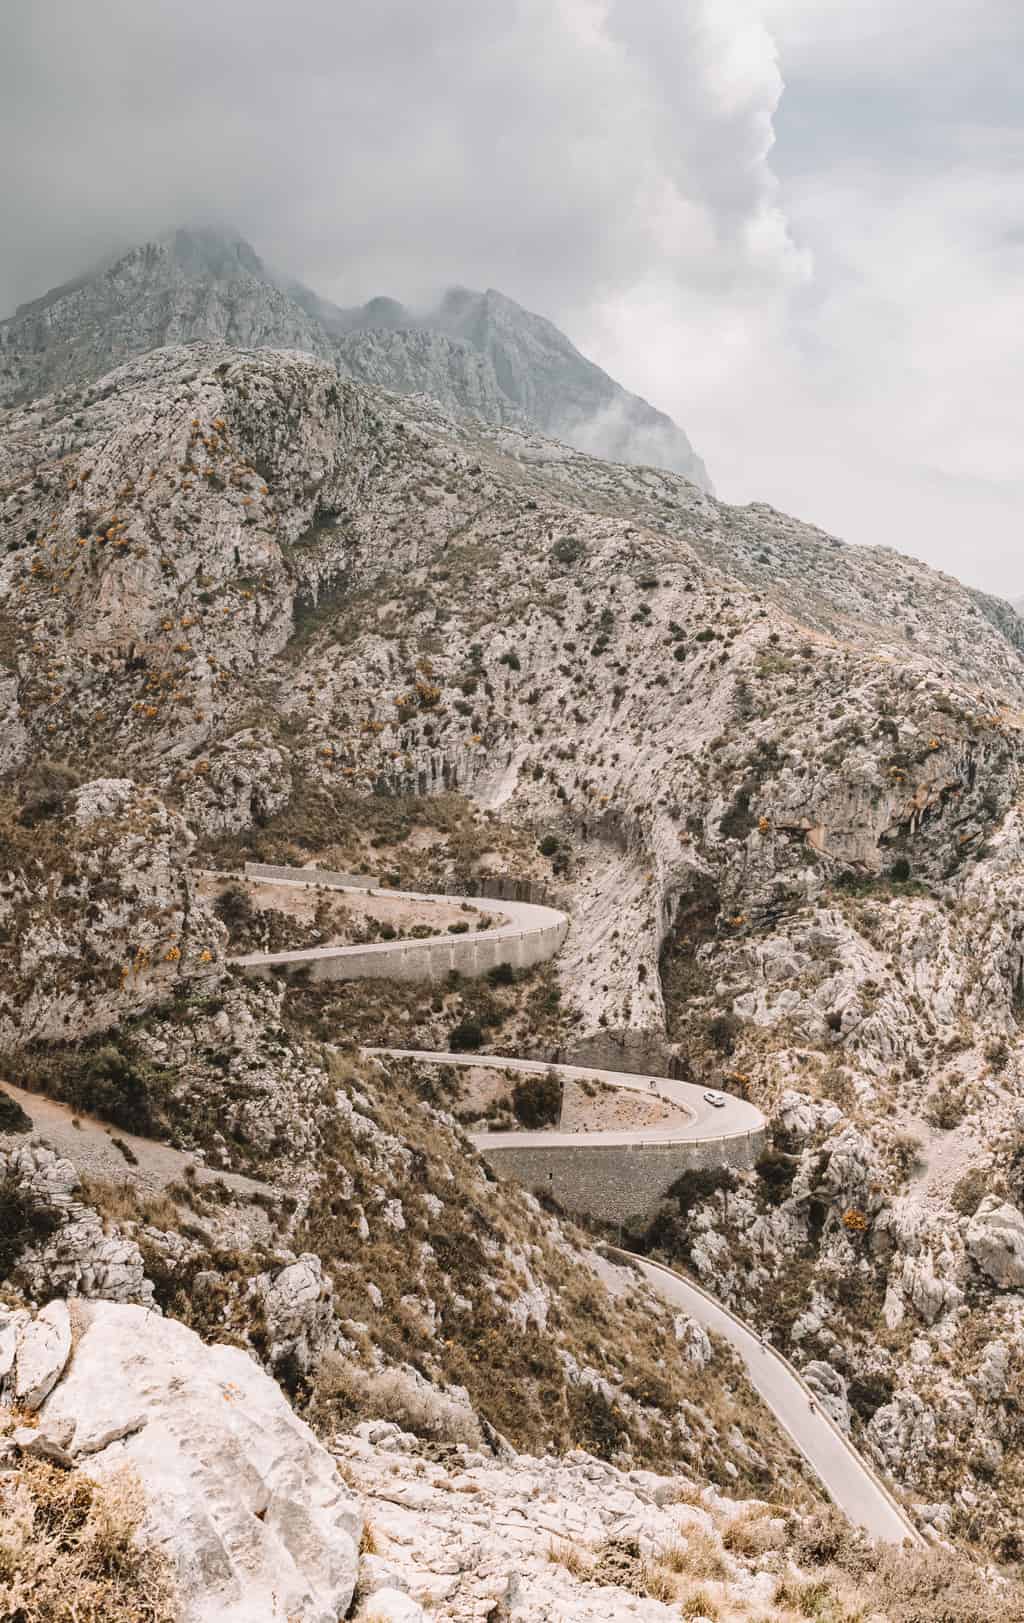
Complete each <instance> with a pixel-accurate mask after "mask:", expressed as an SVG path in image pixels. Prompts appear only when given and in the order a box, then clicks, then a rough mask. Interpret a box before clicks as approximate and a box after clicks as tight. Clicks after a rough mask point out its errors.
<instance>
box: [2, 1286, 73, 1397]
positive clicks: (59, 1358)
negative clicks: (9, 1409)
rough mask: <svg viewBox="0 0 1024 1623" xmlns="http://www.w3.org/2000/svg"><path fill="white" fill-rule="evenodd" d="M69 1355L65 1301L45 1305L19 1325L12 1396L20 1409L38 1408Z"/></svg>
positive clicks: (54, 1382)
mask: <svg viewBox="0 0 1024 1623" xmlns="http://www.w3.org/2000/svg"><path fill="white" fill-rule="evenodd" d="M70 1354H71V1315H70V1314H69V1312H68V1304H67V1303H66V1302H61V1301H54V1302H47V1304H46V1306H45V1307H44V1308H41V1309H40V1311H39V1312H38V1313H37V1314H36V1316H35V1318H34V1319H32V1320H30V1321H29V1322H27V1323H25V1324H23V1325H22V1326H21V1330H20V1334H19V1336H18V1346H17V1351H16V1352H15V1354H14V1380H13V1382H12V1384H11V1395H12V1397H13V1399H14V1402H15V1403H16V1404H17V1405H18V1406H19V1407H20V1408H22V1409H29V1410H32V1409H38V1408H39V1406H40V1404H41V1403H42V1402H43V1401H44V1399H45V1398H46V1396H47V1393H49V1392H50V1391H52V1389H53V1387H54V1386H55V1385H56V1383H57V1381H58V1379H59V1378H60V1376H61V1374H62V1372H63V1369H64V1365H65V1364H66V1363H67V1361H68V1358H69V1356H70Z"/></svg>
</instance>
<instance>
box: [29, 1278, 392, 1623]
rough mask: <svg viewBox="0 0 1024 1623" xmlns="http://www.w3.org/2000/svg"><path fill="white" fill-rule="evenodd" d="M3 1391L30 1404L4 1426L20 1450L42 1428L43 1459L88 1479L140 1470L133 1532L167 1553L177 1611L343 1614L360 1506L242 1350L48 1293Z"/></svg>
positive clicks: (197, 1620) (34, 1444)
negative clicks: (139, 1517) (31, 1423)
mask: <svg viewBox="0 0 1024 1623" xmlns="http://www.w3.org/2000/svg"><path fill="white" fill-rule="evenodd" d="M72 1316H73V1322H74V1325H75V1348H74V1358H73V1359H71V1358H70V1357H69V1355H70V1351H71V1322H72ZM0 1335H2V1331H0ZM10 1380H11V1377H10V1376H8V1381H9V1382H10ZM10 1391H11V1395H12V1397H13V1400H14V1401H15V1402H16V1403H18V1404H19V1405H20V1406H21V1407H23V1408H27V1409H30V1410H34V1411H35V1413H36V1417H37V1424H36V1426H35V1427H34V1428H31V1429H29V1430H27V1432H26V1434H25V1435H24V1436H23V1435H22V1432H21V1431H16V1432H15V1433H14V1442H15V1444H16V1445H17V1446H18V1447H19V1448H20V1449H21V1450H22V1452H26V1453H36V1454H38V1453H39V1452H40V1440H42V1441H43V1442H45V1444H46V1445H47V1446H46V1448H44V1449H43V1456H44V1457H48V1458H51V1459H52V1458H58V1460H59V1461H63V1462H64V1463H66V1464H67V1465H68V1466H77V1467H79V1468H80V1469H82V1470H83V1471H85V1472H86V1473H87V1474H88V1475H90V1476H93V1477H95V1478H96V1479H98V1480H101V1481H102V1480H105V1479H107V1478H109V1477H111V1476H114V1475H115V1474H116V1473H118V1472H121V1471H123V1470H125V1469H126V1468H127V1469H128V1470H130V1471H131V1472H133V1473H135V1474H136V1475H137V1476H138V1478H139V1481H140V1482H141V1485H142V1489H143V1492H144V1495H145V1516H144V1520H143V1524H142V1527H141V1528H140V1530H139V1534H138V1536H139V1539H140V1541H141V1542H142V1543H143V1544H145V1545H146V1546H147V1547H151V1548H154V1549H157V1550H159V1551H161V1552H163V1553H164V1554H166V1556H167V1557H168V1559H169V1561H170V1563H171V1567H172V1570H173V1572H174V1575H175V1579H176V1587H177V1592H178V1603H179V1611H178V1617H179V1619H180V1623H253V1620H255V1619H256V1618H259V1619H260V1620H261V1623H262V1620H264V1619H265V1620H266V1623H271V1620H273V1619H279V1620H281V1623H284V1620H285V1619H288V1620H292V1623H299V1620H301V1623H337V1619H338V1618H339V1617H343V1616H344V1615H345V1614H346V1612H347V1608H348V1606H349V1603H350V1602H351V1599H352V1594H353V1590H354V1587H355V1580H356V1565H357V1547H358V1542H359V1534H360V1525H361V1519H360V1515H359V1512H358V1509H357V1507H356V1505H355V1503H354V1501H353V1498H352V1495H351V1494H350V1492H349V1490H348V1489H347V1488H346V1486H345V1484H344V1483H343V1482H342V1480H341V1478H340V1476H339V1475H338V1472H337V1469H336V1467H335V1466H334V1464H333V1463H332V1461H331V1459H330V1457H329V1455H328V1454H327V1453H326V1452H325V1450H324V1449H323V1448H322V1447H321V1446H320V1444H319V1443H318V1442H317V1441H316V1439H315V1438H314V1436H313V1434H312V1432H311V1431H310V1430H309V1428H308V1427H307V1426H306V1425H305V1424H304V1423H303V1422H302V1421H301V1420H299V1419H298V1418H297V1416H296V1415H295V1414H294V1413H293V1412H292V1410H291V1409H290V1408H289V1406H288V1404H287V1402H286V1401H285V1399H284V1397H283V1396H282V1394H281V1392H280V1390H279V1388H278V1387H277V1385H276V1384H275V1383H274V1382H273V1381H272V1380H271V1379H270V1378H269V1377H268V1376H267V1375H265V1374H264V1373H263V1371H262V1370H261V1369H260V1368H259V1366H258V1365H257V1364H255V1363H254V1362H253V1360H252V1359H251V1358H250V1357H249V1356H248V1354H247V1353H244V1352H242V1351H240V1350H239V1349H238V1348H236V1347H227V1346H204V1345H203V1343H202V1342H201V1341H200V1340H199V1338H198V1336H196V1335H195V1334H194V1332H193V1331H191V1330H189V1329H187V1328H186V1327H185V1326H184V1325H183V1324H179V1323H177V1322H175V1321H174V1320H166V1319H162V1318H160V1317H159V1316H158V1315H157V1314H154V1313H150V1312H147V1311H146V1310H145V1309H144V1308H141V1307H131V1306H123V1305H117V1304H114V1303H109V1302H91V1303H73V1304H72V1315H69V1311H68V1306H67V1304H66V1303H64V1302H54V1303H51V1304H50V1305H49V1306H48V1307H46V1308H43V1309H42V1310H41V1311H40V1312H39V1313H38V1314H37V1315H36V1316H35V1317H34V1318H33V1317H31V1316H30V1315H24V1316H23V1317H22V1318H21V1319H20V1320H19V1321H18V1322H17V1350H16V1353H15V1358H14V1377H13V1386H11V1387H10ZM55 1451H56V1452H55Z"/></svg>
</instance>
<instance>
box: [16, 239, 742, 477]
mask: <svg viewBox="0 0 1024 1623" xmlns="http://www.w3.org/2000/svg"><path fill="white" fill-rule="evenodd" d="M196 341H203V342H222V343H228V344H232V345H236V346H238V347H240V348H267V349H298V350H305V351H308V352H310V353H312V354H314V355H318V356H320V357H322V358H323V359H325V360H331V361H333V362H334V364H335V365H336V366H337V368H338V370H339V372H341V373H342V374H343V375H344V376H347V377H353V378H356V379H359V380H360V381H363V382H367V383H373V384H376V385H378V386H380V387H381V388H385V389H390V390H393V391H395V392H397V393H399V394H427V395H430V396H432V397H433V398H435V399H437V400H439V401H440V402H441V403H442V405H444V406H445V407H446V408H447V409H448V410H450V411H452V412H454V413H457V414H464V413H468V414H470V415H472V416H475V417H479V418H481V419H482V420H483V421H485V422H489V423H498V424H501V423H513V424H516V425H518V426H527V425H529V426H533V427H536V428H539V429H540V430H541V431H542V432H543V433H545V434H549V435H552V436H553V437H554V438H557V439H561V440H564V441H565V442H566V443H567V444H569V445H573V446H576V447H577V448H579V449H581V450H585V451H589V452H591V453H592V454H593V455H595V456H600V457H605V458H607V459H608V460H610V461H614V462H627V463H646V464H651V465H653V466H655V467H660V468H667V469H670V470H671V471H673V472H676V473H682V474H684V475H685V476H686V477H687V478H688V479H691V480H692V481H693V482H694V483H695V484H697V485H700V486H701V487H702V488H703V489H705V490H709V489H710V488H711V487H710V480H709V478H708V474H707V470H706V469H705V467H704V464H703V462H702V461H701V459H700V458H699V457H698V456H697V454H696V452H695V451H694V449H693V447H692V446H691V444H690V442H689V440H688V439H687V437H686V435H685V434H684V432H683V430H682V429H681V428H680V427H679V426H678V425H677V424H676V423H674V422H673V421H672V419H671V418H670V417H668V416H666V415H665V414H664V413H663V412H660V411H657V410H656V409H655V408H654V407H653V406H651V405H649V404H648V403H647V401H646V400H642V399H641V398H640V397H639V396H638V395H633V394H630V393H628V391H627V390H625V389H623V388H622V387H621V386H620V385H619V384H617V383H616V382H615V381H614V379H612V378H610V377H609V376H608V374H607V373H606V372H603V371H602V370H601V368H600V367H598V366H595V365H594V363H593V362H592V361H588V360H587V358H586V357H585V356H584V355H581V354H580V352H579V350H577V349H576V348H575V346H574V345H573V344H571V343H570V342H569V340H568V338H566V336H565V334H564V333H562V332H560V331H559V330H558V328H557V327H555V326H554V325H553V324H552V323H551V322H550V321H546V320H545V319H544V317H543V316H538V315H534V314H533V313H532V312H531V311H529V310H524V309H523V308H522V306H520V305H518V304H516V303H515V302H514V301H513V300H512V299H508V298H506V297H505V296H504V294H502V293H499V292H497V291H495V290H494V289H489V290H488V291H487V292H486V293H476V292H472V291H471V290H469V289H467V288H452V289H450V290H449V292H447V293H446V294H445V295H444V297H443V298H442V299H441V301H440V303H439V304H438V305H437V307H436V308H435V309H433V310H429V311H427V312H415V313H414V312H412V311H410V310H408V309H407V308H406V307H405V306H403V305H401V304H399V303H398V302H397V301H396V300H394V299H391V298H385V297H378V298H374V299H371V300H370V301H369V302H368V303H367V304H365V305H362V306H360V307H358V308H354V309H342V308H341V307H340V306H338V305H335V304H332V303H331V302H330V300H327V299H323V298H321V297H320V295H319V294H317V293H315V292H314V291H313V290H312V289H311V288H307V287H305V286H303V284H302V283H300V282H296V281H294V280H292V279H290V278H288V277H286V276H281V275H279V274H277V273H276V272H274V271H273V270H271V269H270V268H269V267H268V266H267V265H266V264H265V263H264V262H263V260H261V259H260V257H259V255H258V254H257V253H256V251H255V249H254V248H253V247H252V246H251V244H250V243H248V242H246V241H245V239H244V238H243V237H240V236H239V235H238V234H237V233H236V232H232V231H229V230H225V229H222V228H211V227H201V228H191V229H178V230H174V231H170V232H168V233H167V234H166V235H165V236H162V237H160V238H157V239H156V240H154V241H152V242H147V243H143V244H141V245H139V246H137V247H134V248H131V249H129V250H128V251H127V252H125V253H122V254H119V255H115V256H112V257H111V258H109V259H107V260H106V261H104V262H103V263H102V264H100V265H98V266H95V267H94V268H93V269H92V270H91V271H89V272H88V273H87V274H85V275H83V276H80V277H78V278H77V279H75V280H74V281H70V282H65V283H63V284H62V285H61V286H59V287H55V288H52V289H51V290H50V291H49V292H48V293H45V294H44V295H43V296H42V297H41V298H38V299H34V300H32V301H31V302H30V303H28V304H23V305H20V306H19V308H18V309H17V311H16V312H15V314H14V316H12V317H11V318H10V319H9V320H7V321H4V322H0V405H15V404H20V403H23V402H24V401H26V400H30V399H33V398H35V397H36V396H37V395H40V394H45V393H49V392H50V391H52V390H55V389H63V388H66V387H68V386H71V385H81V384H86V383H89V382H92V381H93V380H94V379H96V378H98V377H101V376H102V375H103V374H104V373H106V372H108V371H110V369H111V368H112V367H114V366H116V365H118V364H119V363H120V362H121V361H124V360H127V359H128V358H129V357H130V356H132V355H138V354H141V353H144V352H145V351H146V350H149V349H157V348H161V347H162V346H164V345H166V344H181V343H185V344H187V343H193V342H196Z"/></svg>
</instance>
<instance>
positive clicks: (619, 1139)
mask: <svg viewBox="0 0 1024 1623" xmlns="http://www.w3.org/2000/svg"><path fill="white" fill-rule="evenodd" d="M368 1052H369V1053H371V1054H387V1055H389V1056H390V1057H391V1058H392V1059H418V1060H421V1061H424V1062H426V1063H432V1064H435V1065H464V1066H473V1067H479V1066H484V1067H486V1068H488V1069H491V1070H497V1071H525V1072H527V1073H530V1074H533V1075H538V1074H539V1075H541V1076H544V1075H546V1073H547V1072H548V1071H554V1073H555V1075H556V1076H560V1077H563V1078H565V1080H566V1081H575V1082H603V1083H604V1084H605V1086H606V1087H610V1088H621V1089H622V1090H623V1091H626V1092H630V1093H640V1094H643V1095H644V1097H648V1096H649V1095H650V1092H651V1083H652V1082H653V1083H654V1085H655V1088H656V1090H657V1093H658V1095H659V1097H660V1098H662V1099H667V1100H668V1101H669V1102H670V1103H671V1104H675V1105H679V1106H680V1107H681V1108H682V1109H683V1110H685V1112H686V1114H687V1117H688V1120H687V1121H686V1123H685V1124H683V1125H680V1124H678V1123H677V1124H675V1125H673V1126H670V1127H638V1128H631V1129H627V1130H625V1131H616V1130H614V1129H613V1130H609V1131H599V1132H584V1133H579V1132H572V1131H563V1130H561V1129H560V1128H541V1129H539V1130H536V1131H533V1132H531V1133H530V1134H529V1140H530V1143H531V1144H536V1145H538V1146H539V1147H541V1148H544V1149H559V1148H572V1147H574V1146H575V1145H577V1144H579V1143H580V1142H581V1140H585V1141H586V1143H587V1144H609V1145H615V1144H693V1143H696V1142H697V1141H699V1140H701V1139H709V1138H710V1139H727V1138H746V1136H747V1134H748V1133H758V1132H760V1131H761V1129H762V1128H763V1127H764V1117H763V1116H762V1114H761V1112H760V1111H759V1110H757V1109H755V1107H754V1106H753V1105H749V1104H747V1102H746V1100H745V1099H737V1098H736V1096H735V1094H731V1093H723V1094H722V1096H721V1097H722V1098H723V1099H724V1100H725V1103H724V1104H723V1105H721V1106H720V1107H718V1108H716V1107H715V1106H714V1105H712V1104H711V1103H709V1101H708V1100H707V1098H706V1097H705V1095H706V1093H708V1092H711V1091H716V1090H711V1089H707V1088H702V1087H698V1086H697V1085H696V1083H693V1082H679V1081H677V1080H676V1079H675V1078H674V1077H670V1076H657V1077H654V1076H647V1075H644V1076H634V1075H633V1074H632V1073H631V1072H628V1071H602V1070H598V1069H597V1068H596V1067H594V1066H592V1065H549V1064H547V1063H546V1062H545V1061H544V1060H539V1059H506V1058H504V1056H502V1055H501V1054H447V1053H445V1054H440V1053H432V1052H422V1051H420V1050H418V1049H414V1048H371V1049H369V1050H368ZM469 1136H470V1138H471V1139H472V1141H473V1143H474V1144H475V1145H476V1146H477V1148H478V1149H481V1148H483V1149H511V1148H512V1147H513V1146H515V1145H517V1144H522V1142H523V1133H522V1131H516V1132H511V1133H500V1132H499V1133H488V1132H481V1133H470V1135H469Z"/></svg>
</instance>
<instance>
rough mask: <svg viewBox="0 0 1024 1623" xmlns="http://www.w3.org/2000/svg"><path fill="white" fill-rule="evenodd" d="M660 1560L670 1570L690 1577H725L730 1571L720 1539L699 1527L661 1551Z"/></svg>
mask: <svg viewBox="0 0 1024 1623" xmlns="http://www.w3.org/2000/svg"><path fill="white" fill-rule="evenodd" d="M658 1561H659V1563H660V1565H661V1566H663V1567H666V1568H667V1569H668V1571H669V1572H678V1573H683V1574H685V1576H686V1577H688V1578H724V1577H725V1576H726V1574H727V1572H728V1568H727V1567H726V1564H725V1562H724V1561H723V1560H722V1552H721V1549H720V1548H719V1544H718V1540H717V1539H716V1538H715V1537H714V1535H713V1534H712V1533H704V1532H702V1531H701V1530H700V1529H699V1528H698V1529H697V1530H696V1531H695V1532H692V1533H687V1535H686V1537H685V1539H680V1540H679V1542H678V1543H676V1544H670V1545H668V1546H667V1547H666V1548H665V1549H664V1550H662V1551H660V1552H659V1555H658Z"/></svg>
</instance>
